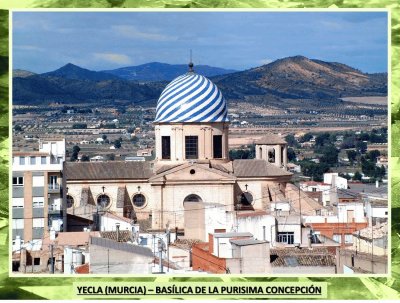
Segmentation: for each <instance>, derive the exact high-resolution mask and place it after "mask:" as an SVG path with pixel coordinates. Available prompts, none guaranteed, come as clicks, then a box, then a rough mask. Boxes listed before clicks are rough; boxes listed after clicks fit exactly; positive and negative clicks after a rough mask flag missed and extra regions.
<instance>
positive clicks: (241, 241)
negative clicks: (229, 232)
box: [229, 239, 269, 246]
mask: <svg viewBox="0 0 400 303" xmlns="http://www.w3.org/2000/svg"><path fill="white" fill-rule="evenodd" d="M229 242H231V243H232V244H235V245H237V246H248V245H256V244H264V243H269V242H267V241H260V240H255V239H235V240H229Z"/></svg>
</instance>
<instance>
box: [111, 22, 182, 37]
mask: <svg viewBox="0 0 400 303" xmlns="http://www.w3.org/2000/svg"><path fill="white" fill-rule="evenodd" d="M111 28H112V29H113V30H114V31H115V32H116V33H117V34H119V35H121V36H124V37H127V38H133V39H144V40H152V41H176V40H177V37H175V36H169V35H163V34H158V33H151V32H145V31H141V30H138V29H137V28H136V27H134V26H131V25H114V26H111Z"/></svg>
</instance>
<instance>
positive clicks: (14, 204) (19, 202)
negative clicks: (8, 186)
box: [12, 198, 24, 208]
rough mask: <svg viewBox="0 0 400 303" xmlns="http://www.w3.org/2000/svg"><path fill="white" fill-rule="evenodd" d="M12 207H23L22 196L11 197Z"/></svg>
mask: <svg viewBox="0 0 400 303" xmlns="http://www.w3.org/2000/svg"><path fill="white" fill-rule="evenodd" d="M12 207H13V208H23V207H24V198H12Z"/></svg>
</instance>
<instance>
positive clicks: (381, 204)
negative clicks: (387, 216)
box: [370, 199, 388, 208]
mask: <svg viewBox="0 0 400 303" xmlns="http://www.w3.org/2000/svg"><path fill="white" fill-rule="evenodd" d="M370 203H371V205H372V207H377V208H386V207H388V200H387V199H373V200H370Z"/></svg>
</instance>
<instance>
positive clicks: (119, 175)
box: [64, 161, 153, 180]
mask: <svg viewBox="0 0 400 303" xmlns="http://www.w3.org/2000/svg"><path fill="white" fill-rule="evenodd" d="M64 172H65V176H66V179H67V180H110V179H112V180H115V179H148V178H149V177H151V176H152V175H153V172H152V169H151V163H150V162H123V161H112V162H66V163H65V168H64Z"/></svg>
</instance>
